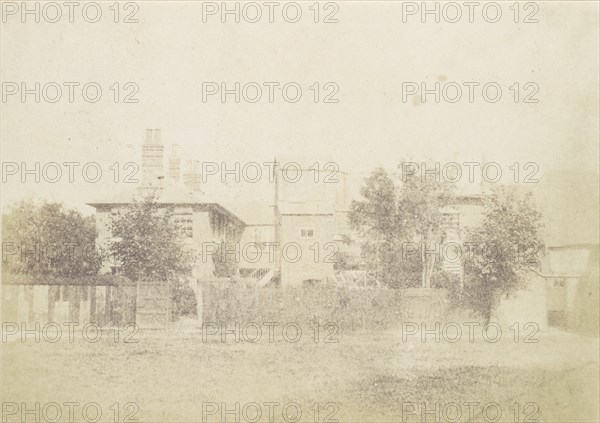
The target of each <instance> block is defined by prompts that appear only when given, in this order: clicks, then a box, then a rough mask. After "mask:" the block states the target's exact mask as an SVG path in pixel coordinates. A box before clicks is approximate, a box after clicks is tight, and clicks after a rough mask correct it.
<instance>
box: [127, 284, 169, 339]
mask: <svg viewBox="0 0 600 423" xmlns="http://www.w3.org/2000/svg"><path fill="white" fill-rule="evenodd" d="M170 316H171V292H170V288H169V285H168V284H167V283H157V282H138V284H137V300H136V319H135V322H136V324H137V326H138V327H139V328H140V329H164V328H166V327H167V326H168V325H169V321H170Z"/></svg>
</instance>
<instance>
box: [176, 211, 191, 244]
mask: <svg viewBox="0 0 600 423" xmlns="http://www.w3.org/2000/svg"><path fill="white" fill-rule="evenodd" d="M173 223H174V224H175V227H177V229H178V230H179V232H180V233H181V235H182V236H183V237H184V238H193V236H194V226H193V221H192V213H191V212H181V213H175V214H174V215H173Z"/></svg>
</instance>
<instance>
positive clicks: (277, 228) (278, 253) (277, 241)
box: [273, 157, 281, 284]
mask: <svg viewBox="0 0 600 423" xmlns="http://www.w3.org/2000/svg"><path fill="white" fill-rule="evenodd" d="M277 164H278V163H277V158H276V157H275V158H274V159H273V173H274V175H273V176H274V179H275V207H274V208H273V210H274V212H275V269H277V271H278V273H279V283H280V284H281V250H280V249H281V245H280V243H281V214H280V213H279V169H278V168H277Z"/></svg>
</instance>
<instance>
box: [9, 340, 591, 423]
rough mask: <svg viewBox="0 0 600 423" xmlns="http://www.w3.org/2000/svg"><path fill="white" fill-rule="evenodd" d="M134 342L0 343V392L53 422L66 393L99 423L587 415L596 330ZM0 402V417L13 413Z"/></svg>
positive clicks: (566, 418)
mask: <svg viewBox="0 0 600 423" xmlns="http://www.w3.org/2000/svg"><path fill="white" fill-rule="evenodd" d="M305 329H306V328H305ZM309 334H310V335H309ZM134 339H136V340H137V341H138V342H136V343H124V342H122V339H120V341H119V342H115V341H114V339H113V338H112V337H111V336H109V335H105V336H103V337H102V339H101V340H100V341H98V342H96V343H90V342H86V341H84V340H83V339H82V338H81V337H78V336H76V337H75V340H74V342H73V343H70V342H69V341H68V340H67V338H66V336H65V337H63V338H62V339H61V340H60V341H59V342H57V343H49V342H43V341H42V342H40V343H35V342H33V338H32V339H31V340H30V341H28V342H27V343H22V342H19V341H16V342H6V343H3V344H2V347H3V352H2V401H3V403H5V405H6V403H19V404H20V403H22V402H24V403H25V406H26V407H29V408H33V407H34V405H33V404H34V403H35V402H39V403H40V404H41V405H40V407H44V406H45V405H46V404H49V403H52V402H55V403H58V404H59V405H60V410H61V412H62V417H61V421H68V417H67V415H66V411H67V410H68V408H67V406H66V405H64V403H66V402H78V403H80V406H78V407H79V409H77V408H75V409H73V410H74V411H73V414H72V415H73V416H74V420H75V421H86V420H88V421H90V420H92V417H94V413H92V412H91V411H89V410H88V411H89V412H88V413H87V414H85V415H83V412H82V411H81V408H82V407H83V405H85V404H90V403H96V404H98V406H99V408H100V409H101V411H102V416H101V417H99V421H102V422H114V421H126V419H125V418H126V416H127V415H128V414H132V416H133V417H134V418H137V419H139V421H145V422H200V421H219V420H226V421H229V422H236V421H243V420H255V416H257V415H258V413H260V415H261V418H260V420H261V421H269V420H270V418H269V417H270V412H271V413H272V418H271V420H273V421H277V422H282V421H300V422H315V421H319V422H322V421H328V420H329V421H331V420H333V421H335V420H338V421H340V422H341V421H347V422H393V421H470V420H471V421H501V422H514V421H528V420H527V418H528V417H529V418H531V420H529V421H543V422H576V421H599V419H598V416H599V410H598V401H599V397H600V391H599V381H598V375H599V367H598V360H599V358H598V357H599V355H598V354H599V348H598V338H595V337H584V336H580V335H575V334H570V333H565V332H560V331H558V330H549V331H545V332H540V333H538V334H537V339H538V340H539V342H537V343H523V342H519V343H515V342H513V340H512V338H510V337H508V336H506V337H503V338H502V339H501V340H500V341H499V342H497V343H490V342H485V341H484V340H482V339H479V338H477V339H475V342H473V343H471V342H469V341H468V340H467V339H461V340H460V341H459V342H457V343H454V344H450V343H447V342H444V341H442V342H440V343H436V342H435V341H434V340H433V339H431V342H426V343H422V342H420V341H419V338H418V337H415V338H414V339H413V338H411V339H409V341H408V342H402V339H401V336H400V333H399V331H386V332H377V333H353V334H346V333H344V332H343V331H340V333H338V334H337V335H336V339H337V340H338V341H339V342H337V343H324V342H323V337H322V336H321V337H320V339H319V342H318V343H315V342H314V338H313V332H310V331H308V330H307V331H306V335H305V336H303V337H302V338H301V339H300V340H299V341H298V342H296V343H291V342H286V341H285V340H284V339H283V338H282V337H281V336H277V333H276V336H275V337H274V340H273V342H270V341H269V340H268V339H266V337H264V336H263V338H261V341H259V342H257V343H249V342H240V343H236V342H235V341H234V339H233V336H229V339H228V340H227V342H221V340H220V338H219V337H218V336H209V337H207V339H206V341H205V342H203V338H202V336H201V335H200V334H199V333H197V331H194V330H191V331H190V330H182V329H175V330H172V331H169V332H155V331H149V332H140V333H137V334H136V335H135V336H134ZM115 403H118V404H116V405H115ZM128 403H134V404H135V405H132V404H128ZM236 403H239V405H238V407H239V409H237V410H236ZM272 403H275V404H272ZM292 403H296V404H297V405H298V406H299V408H298V407H297V406H295V405H294V404H292ZM466 403H471V404H470V405H469V404H467V405H465V404H466ZM473 403H478V404H473ZM436 404H437V414H435V413H436ZM495 404H497V405H495ZM8 407H9V408H6V407H5V409H4V414H5V416H4V420H6V421H9V422H10V421H18V420H19V416H20V415H19V414H16V415H10V413H9V411H11V410H12V409H11V408H10V407H11V405H10V404H9V405H8ZM19 407H21V405H19ZM117 409H118V410H119V414H118V415H117V414H116V410H117ZM223 409H225V410H228V414H226V415H224V416H223V415H222V414H221V411H222V410H223ZM298 410H300V411H301V412H302V415H301V416H299V417H298ZM317 410H318V414H317V412H316V411H317ZM51 411H52V410H51V409H50V408H48V410H47V414H46V415H50V414H52V413H51ZM92 411H93V410H92ZM421 411H427V412H429V414H428V415H425V416H422V415H421ZM498 412H500V413H501V415H498ZM17 413H18V412H17ZM457 413H460V417H458V414H457ZM517 413H518V415H517ZM471 414H472V416H471ZM52 415H53V414H52ZM82 416H84V417H82ZM90 416H91V417H90ZM496 416H497V417H496ZM223 417H225V419H223ZM425 417H426V418H427V420H425ZM496 418H497V419H498V420H495V419H496ZM30 419H33V417H30ZM536 419H537V420H536ZM31 421H33V420H31Z"/></svg>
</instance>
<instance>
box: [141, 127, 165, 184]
mask: <svg viewBox="0 0 600 423" xmlns="http://www.w3.org/2000/svg"><path fill="white" fill-rule="evenodd" d="M164 173H165V171H164V146H163V145H162V143H161V139H160V129H155V130H154V131H153V130H152V129H146V142H145V143H144V145H143V147H142V178H143V180H142V183H143V184H144V185H145V186H150V187H157V186H161V185H162V179H163V178H164Z"/></svg>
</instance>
